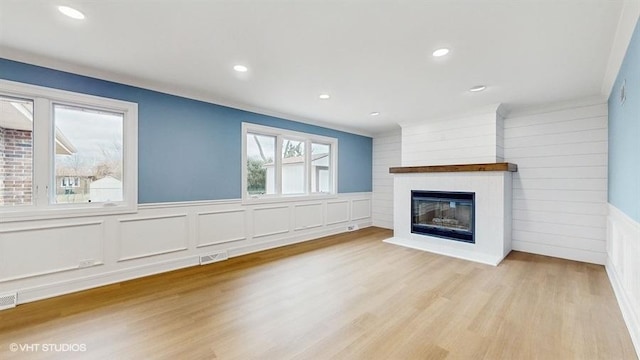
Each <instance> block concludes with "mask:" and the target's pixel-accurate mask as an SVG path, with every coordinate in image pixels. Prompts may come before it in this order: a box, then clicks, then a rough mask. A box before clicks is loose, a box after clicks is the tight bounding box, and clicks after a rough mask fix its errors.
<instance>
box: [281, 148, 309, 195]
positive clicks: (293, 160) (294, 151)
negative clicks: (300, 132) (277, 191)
mask: <svg viewBox="0 0 640 360" xmlns="http://www.w3.org/2000/svg"><path fill="white" fill-rule="evenodd" d="M304 168H305V167H304V141H298V140H290V139H287V138H284V139H283V140H282V193H283V194H304V193H305V188H304Z"/></svg>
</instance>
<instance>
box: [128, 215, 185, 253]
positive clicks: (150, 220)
mask: <svg viewBox="0 0 640 360" xmlns="http://www.w3.org/2000/svg"><path fill="white" fill-rule="evenodd" d="M188 237H189V226H188V219H187V215H186V214H179V215H167V216H158V217H145V218H132V219H120V236H119V237H118V241H119V245H120V246H119V250H120V251H119V260H118V261H125V260H133V259H138V258H142V257H148V256H153V255H159V254H166V253H170V252H174V251H180V250H186V249H187V242H188Z"/></svg>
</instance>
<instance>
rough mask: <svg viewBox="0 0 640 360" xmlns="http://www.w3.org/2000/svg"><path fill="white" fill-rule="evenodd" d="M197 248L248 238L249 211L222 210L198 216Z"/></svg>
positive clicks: (202, 213)
mask: <svg viewBox="0 0 640 360" xmlns="http://www.w3.org/2000/svg"><path fill="white" fill-rule="evenodd" d="M196 221H197V228H198V232H197V240H196V244H197V245H196V246H197V247H204V246H211V245H218V244H224V243H227V242H232V241H240V240H245V239H246V238H247V229H246V224H247V211H246V210H243V209H241V210H237V209H234V210H220V211H209V212H201V213H198V214H197V217H196Z"/></svg>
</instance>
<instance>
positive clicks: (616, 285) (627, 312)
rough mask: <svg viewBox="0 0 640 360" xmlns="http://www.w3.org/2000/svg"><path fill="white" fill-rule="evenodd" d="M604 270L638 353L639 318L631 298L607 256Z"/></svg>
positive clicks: (639, 336) (639, 346)
mask: <svg viewBox="0 0 640 360" xmlns="http://www.w3.org/2000/svg"><path fill="white" fill-rule="evenodd" d="M605 270H606V271H607V276H608V277H609V282H611V287H612V288H613V293H614V294H615V296H616V300H618V305H619V306H620V312H622V318H623V319H624V323H625V324H626V325H627V330H629V335H630V336H631V342H632V343H633V347H635V349H636V353H637V354H640V318H638V315H636V312H635V309H634V307H633V305H632V303H631V300H629V297H628V296H627V295H626V293H625V291H624V286H623V285H622V283H621V282H620V279H619V277H618V275H617V274H616V270H615V268H614V266H613V263H612V262H611V259H610V258H607V263H606V264H605ZM638 356H640V355H638Z"/></svg>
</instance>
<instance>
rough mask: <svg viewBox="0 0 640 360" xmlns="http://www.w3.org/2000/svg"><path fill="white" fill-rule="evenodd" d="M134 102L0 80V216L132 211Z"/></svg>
mask: <svg viewBox="0 0 640 360" xmlns="http://www.w3.org/2000/svg"><path fill="white" fill-rule="evenodd" d="M137 124H138V119H137V104H134V103H129V102H124V101H119V100H112V99H106V98H99V97H95V96H89V95H84V94H77V93H72V92H67V91H61V90H55V89H49V88H43V87H38V86H32V85H25V84H21V83H15V82H11V81H0V186H1V187H0V217H1V218H2V219H3V220H7V221H10V220H11V219H31V218H50V217H60V216H62V217H64V216H81V215H94V214H101V213H117V212H124V211H134V210H135V209H136V206H137Z"/></svg>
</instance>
